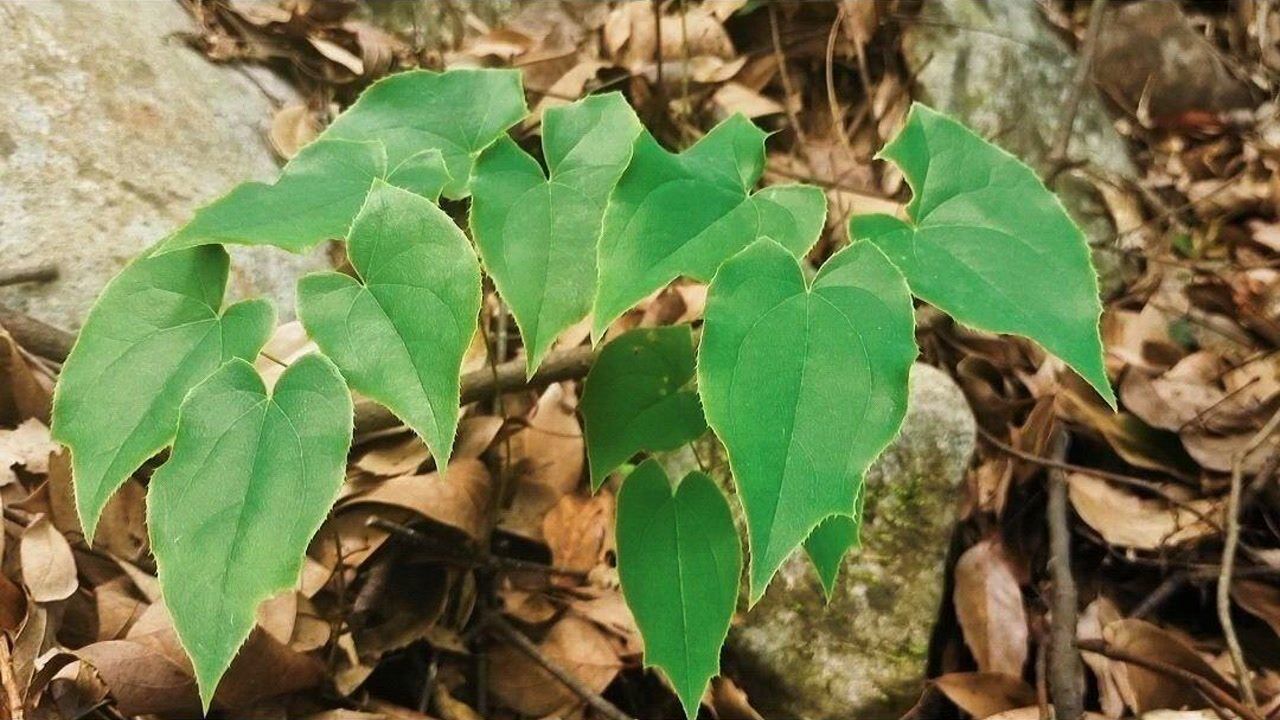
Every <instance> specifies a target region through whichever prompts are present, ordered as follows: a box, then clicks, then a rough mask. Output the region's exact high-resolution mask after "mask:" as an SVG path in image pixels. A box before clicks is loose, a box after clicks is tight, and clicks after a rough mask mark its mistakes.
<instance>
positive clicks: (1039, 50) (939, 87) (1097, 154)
mask: <svg viewBox="0 0 1280 720" xmlns="http://www.w3.org/2000/svg"><path fill="white" fill-rule="evenodd" d="M903 51H904V53H905V55H906V58H907V64H908V65H909V68H910V70H911V74H912V77H914V78H915V81H916V87H915V94H916V97H917V98H918V99H919V100H921V101H922V102H924V103H926V104H928V105H930V106H931V107H933V108H935V109H937V110H941V111H943V112H946V113H948V114H950V115H952V116H955V117H957V118H959V119H961V120H963V121H964V122H965V123H966V124H968V125H969V126H970V127H972V128H974V129H975V130H976V131H977V132H978V133H979V134H981V135H982V136H983V137H987V138H991V139H993V140H995V141H996V142H997V143H999V144H1000V145H1001V146H1002V147H1004V148H1005V149H1006V150H1008V151H1009V152H1011V153H1013V154H1015V155H1017V156H1018V157H1020V158H1022V159H1023V160H1024V161H1026V162H1027V163H1029V164H1030V165H1032V166H1033V167H1035V168H1037V169H1038V170H1039V171H1040V172H1041V173H1044V172H1045V171H1046V170H1047V168H1048V165H1049V163H1048V161H1047V158H1048V156H1049V153H1050V151H1051V150H1052V146H1053V143H1054V141H1055V139H1056V138H1057V136H1058V132H1059V128H1060V127H1061V126H1062V122H1063V119H1064V112H1063V107H1064V102H1065V100H1066V97H1067V94H1068V91H1069V90H1070V88H1071V87H1072V85H1073V83H1074V75H1075V68H1076V55H1075V53H1074V52H1072V51H1071V49H1069V48H1068V47H1067V45H1066V44H1065V43H1064V42H1063V41H1062V40H1061V39H1060V38H1059V37H1058V36H1057V35H1056V34H1055V33H1054V32H1053V31H1052V29H1051V28H1050V27H1049V25H1048V23H1047V22H1046V21H1045V20H1044V18H1043V17H1042V16H1041V12H1040V9H1039V5H1038V4H1037V3H1034V2H1027V0H938V2H930V3H925V4H924V7H923V9H922V10H921V11H920V15H919V16H918V17H917V18H915V19H913V20H912V22H911V23H909V27H908V29H907V30H906V31H905V33H904V35H903ZM1074 128H1075V132H1074V134H1073V135H1072V140H1071V147H1070V153H1069V154H1070V157H1072V158H1073V159H1074V158H1078V159H1082V160H1086V161H1088V162H1089V163H1090V164H1091V165H1092V166H1093V167H1094V168H1096V169H1098V170H1101V171H1103V172H1104V173H1106V174H1109V175H1111V176H1114V177H1117V178H1124V179H1131V178H1133V177H1134V176H1135V174H1136V170H1135V169H1134V166H1133V163H1132V161H1131V160H1130V158H1129V154H1128V150H1127V148H1126V147H1125V142H1124V139H1123V138H1121V137H1120V135H1119V133H1117V132H1116V130H1115V127H1114V125H1113V124H1112V119H1111V117H1110V116H1109V115H1108V114H1107V111H1106V109H1105V107H1104V106H1103V103H1102V100H1101V98H1100V96H1099V95H1098V93H1097V92H1096V90H1095V89H1094V88H1093V87H1092V86H1089V87H1086V88H1085V91H1084V95H1083V96H1082V98H1081V102H1080V107H1079V111H1078V112H1077V114H1076V119H1075V126H1074ZM1054 189H1055V190H1057V191H1058V193H1059V194H1060V195H1061V196H1062V199H1063V203H1064V204H1065V205H1066V206H1067V209H1068V211H1070V212H1071V214H1072V216H1073V217H1075V219H1076V222H1078V223H1079V224H1080V226H1081V227H1082V228H1083V229H1084V231H1085V233H1086V234H1087V235H1088V236H1089V238H1090V240H1091V241H1092V242H1094V243H1101V242H1104V241H1106V240H1109V239H1110V238H1112V237H1114V233H1115V229H1114V226H1113V225H1112V222H1111V217H1110V214H1109V213H1108V212H1107V208H1106V206H1105V205H1104V204H1103V202H1102V200H1101V198H1100V197H1099V196H1098V194H1097V192H1096V190H1095V189H1094V188H1093V186H1092V184H1091V183H1089V182H1088V181H1086V180H1084V179H1082V178H1080V177H1076V176H1074V175H1073V174H1071V173H1064V174H1063V176H1062V177H1060V178H1059V179H1058V181H1057V182H1056V185H1055V188H1054ZM1118 261H1119V258H1118V256H1117V255H1116V254H1115V253H1107V252H1099V253H1095V254H1094V262H1095V264H1096V265H1097V266H1098V269H1099V273H1100V274H1101V276H1102V278H1103V286H1104V288H1114V287H1116V286H1117V285H1118V283H1120V282H1121V280H1122V275H1121V270H1122V268H1120V267H1118V265H1117V263H1118Z"/></svg>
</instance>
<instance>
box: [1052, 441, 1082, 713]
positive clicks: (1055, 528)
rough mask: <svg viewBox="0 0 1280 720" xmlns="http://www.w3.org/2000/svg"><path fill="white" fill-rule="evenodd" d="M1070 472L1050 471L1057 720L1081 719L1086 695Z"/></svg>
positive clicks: (1063, 445)
mask: <svg viewBox="0 0 1280 720" xmlns="http://www.w3.org/2000/svg"><path fill="white" fill-rule="evenodd" d="M1054 444H1055V448H1054V451H1053V454H1054V456H1055V457H1056V458H1062V457H1064V456H1065V455H1066V452H1067V436H1066V433H1063V432H1059V434H1058V437H1057V439H1056V441H1055V443H1054ZM1068 505H1069V501H1068V499H1067V475H1066V473H1065V472H1063V471H1062V470H1061V469H1053V470H1050V471H1049V508H1048V514H1049V517H1048V521H1049V576H1050V578H1051V579H1052V582H1053V592H1052V598H1051V602H1052V606H1053V616H1052V621H1051V625H1050V627H1049V658H1048V670H1049V694H1050V696H1051V697H1052V699H1053V716H1054V717H1055V718H1057V720H1080V718H1081V717H1083V716H1084V697H1083V693H1082V692H1081V688H1080V685H1079V684H1078V683H1077V682H1076V679H1077V678H1078V677H1079V675H1080V673H1081V672H1082V670H1081V666H1080V653H1079V652H1077V651H1076V648H1075V638H1076V624H1077V622H1078V617H1079V613H1080V608H1079V595H1078V594H1077V592H1076V580H1075V577H1074V576H1073V575H1072V574H1071V526H1070V525H1069V523H1068V517H1067V512H1068V510H1067V508H1068Z"/></svg>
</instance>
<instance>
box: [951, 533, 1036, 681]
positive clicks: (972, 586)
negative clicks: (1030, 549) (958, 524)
mask: <svg viewBox="0 0 1280 720" xmlns="http://www.w3.org/2000/svg"><path fill="white" fill-rule="evenodd" d="M955 572H956V587H955V594H954V599H955V606H956V616H957V617H958V618H959V620H960V627H961V628H962V629H963V631H964V639H965V643H966V644H968V646H969V649H970V651H971V652H972V653H973V657H974V659H975V660H977V662H978V668H979V669H980V670H981V671H983V672H984V673H988V674H991V673H995V674H1001V675H1007V676H1012V677H1015V678H1016V677H1021V676H1022V666H1023V665H1024V664H1025V663H1026V661H1027V634H1028V628H1027V616H1026V610H1025V609H1024V607H1023V602H1022V589H1021V588H1020V587H1019V583H1018V579H1017V576H1016V575H1015V573H1014V570H1013V566H1012V565H1011V563H1010V561H1009V559H1008V558H1007V557H1006V556H1005V552H1004V549H1003V548H1002V547H1001V545H1000V543H999V541H998V540H994V539H993V540H984V541H982V542H980V543H978V544H977V545H974V546H973V547H971V548H969V549H968V550H966V551H965V552H964V554H963V555H961V556H960V559H959V560H958V561H957V562H956V571H955ZM948 695H950V693H948ZM953 699H954V698H953Z"/></svg>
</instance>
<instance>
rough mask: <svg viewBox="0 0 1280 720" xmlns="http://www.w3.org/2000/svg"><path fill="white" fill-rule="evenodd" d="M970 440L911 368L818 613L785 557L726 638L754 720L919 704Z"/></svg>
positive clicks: (814, 593) (940, 375)
mask: <svg viewBox="0 0 1280 720" xmlns="http://www.w3.org/2000/svg"><path fill="white" fill-rule="evenodd" d="M974 433H975V423H974V419H973V413H972V412H971V411H970V409H969V405H968V403H967V402H966V401H965V398H964V395H963V394H962V393H961V392H960V388H959V387H957V386H956V384H955V382H953V381H952V380H951V378H950V377H949V376H948V375H947V374H946V373H944V372H942V371H940V370H938V369H936V368H933V367H930V366H928V365H921V364H917V365H916V366H915V368H914V369H913V370H912V376H911V404H910V410H909V412H908V414H907V419H906V422H905V424H904V425H903V429H902V433H901V435H899V437H898V439H897V440H896V441H895V442H894V444H893V445H892V446H890V448H889V449H888V450H887V451H886V452H885V454H884V455H883V456H882V457H881V458H880V460H879V461H877V462H876V464H875V465H874V466H873V467H872V469H871V471H870V472H869V473H868V476H867V495H866V508H865V523H864V525H863V529H862V542H863V548H862V549H861V550H859V551H854V552H852V553H851V554H850V555H849V556H848V557H847V558H846V559H845V563H844V567H843V568H842V570H841V573H840V579H839V581H838V585H837V588H836V590H835V593H834V595H833V597H832V599H831V602H830V604H827V603H825V602H824V600H823V595H822V587H821V585H820V584H819V582H818V577H817V575H816V574H815V573H814V571H813V569H812V567H811V566H810V565H809V562H808V560H807V559H806V558H805V557H804V555H803V553H802V552H797V553H796V554H795V555H793V556H792V557H791V558H790V559H789V560H788V561H787V562H786V564H784V565H783V566H782V569H781V570H780V571H779V573H778V575H777V577H775V578H774V580H773V583H772V584H771V585H770V586H769V589H768V591H766V592H765V596H764V598H763V599H761V601H760V602H759V603H758V604H757V605H756V606H755V607H754V608H752V609H751V611H750V612H748V613H746V614H745V615H744V618H743V623H742V624H741V625H739V626H736V627H734V628H733V629H732V630H730V632H729V641H728V651H727V652H728V656H727V659H728V661H729V664H730V665H731V666H732V667H733V668H735V670H736V671H737V672H738V673H739V674H741V675H742V676H743V679H744V688H745V689H746V690H747V692H748V694H749V696H750V699H751V703H752V705H754V706H755V707H756V708H757V709H759V710H760V712H761V713H762V714H764V716H765V717H778V718H795V719H796V720H799V719H801V718H805V719H808V720H820V719H826V718H833V719H834V718H890V717H898V716H899V715H901V714H902V712H903V711H905V710H906V709H907V708H909V707H910V706H911V704H912V703H913V702H914V701H915V699H916V698H917V697H918V696H919V694H920V690H921V688H922V686H923V682H924V671H925V662H926V656H927V653H928V643H929V634H930V632H931V630H932V628H933V624H934V621H935V619H936V616H937V613H938V606H939V603H940V601H941V597H942V585H943V583H942V575H943V563H944V560H945V558H946V554H947V547H948V545H949V543H950V535H951V529H952V525H953V523H954V521H955V517H956V507H957V504H958V501H959V493H958V492H957V487H958V485H959V484H960V482H961V479H962V478H963V475H964V471H965V468H966V466H967V465H968V464H969V458H970V455H971V454H972V453H973V447H974Z"/></svg>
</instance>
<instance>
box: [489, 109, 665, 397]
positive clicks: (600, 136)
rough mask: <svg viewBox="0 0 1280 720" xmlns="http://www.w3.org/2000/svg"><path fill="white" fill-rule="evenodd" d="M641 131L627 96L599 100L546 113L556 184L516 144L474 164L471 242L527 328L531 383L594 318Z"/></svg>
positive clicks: (505, 143) (505, 142)
mask: <svg viewBox="0 0 1280 720" xmlns="http://www.w3.org/2000/svg"><path fill="white" fill-rule="evenodd" d="M639 132H640V121H639V120H638V119H637V118H636V115H635V113H634V112H633V111H632V110H631V106H630V105H628V104H627V101H626V100H624V99H623V98H622V96H621V95H619V94H618V93H609V94H607V95H593V96H591V97H588V98H585V99H583V100H579V101H578V102H576V103H573V104H572V105H567V106H563V107H557V108H552V109H550V110H547V112H546V114H545V116H544V118H543V121H542V146H543V154H544V155H545V156H546V160H547V167H548V168H549V169H550V171H551V172H550V177H549V178H548V177H546V176H544V175H543V172H542V167H541V166H540V165H539V164H538V161H537V160H534V159H533V158H532V157H530V156H529V154H528V153H526V152H525V151H523V150H521V149H520V146H518V145H516V143H515V141H513V140H511V139H510V138H503V139H501V140H499V141H498V142H497V143H495V144H494V145H493V146H491V147H490V148H489V149H488V150H486V151H485V152H484V154H483V155H481V156H480V159H479V160H478V161H477V162H476V170H475V179H474V181H473V182H472V200H471V228H472V235H473V236H474V237H475V239H476V245H477V247H479V249H480V257H481V258H483V259H484V264H485V268H486V269H487V270H488V271H489V275H490V277H492V278H493V282H494V284H495V285H497V286H498V291H499V292H500V293H502V296H503V298H505V299H506V301H507V304H508V305H510V306H511V314H512V315H513V316H514V317H515V319H516V323H517V324H518V325H519V326H520V332H521V335H522V336H523V337H524V342H525V356H526V364H527V369H528V373H529V374H530V375H532V374H533V372H534V371H535V370H537V368H538V365H539V363H541V361H542V358H543V357H544V356H545V355H546V353H547V351H548V350H550V349H551V345H552V343H554V342H555V339H556V337H558V336H559V335H560V333H562V332H564V330H565V329H566V328H568V327H569V326H570V325H573V324H574V323H576V322H578V321H580V320H582V319H583V318H585V317H586V316H587V313H589V312H590V311H591V300H592V297H593V296H594V294H595V280H596V246H597V244H598V243H599V240H600V228H601V222H602V221H603V219H604V211H605V204H606V202H607V201H608V198H609V193H610V192H611V191H612V190H613V187H614V185H616V184H617V182H618V178H619V177H620V176H621V175H622V171H623V170H624V169H626V167H627V163H628V161H630V159H631V147H632V144H633V143H634V141H635V138H636V135H637V134H638V133H639Z"/></svg>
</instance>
